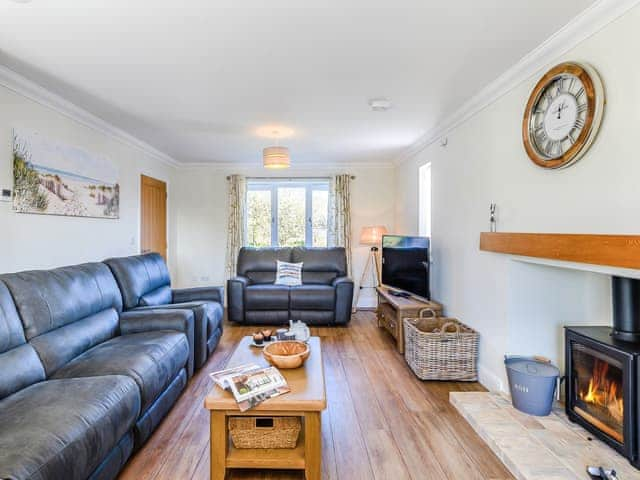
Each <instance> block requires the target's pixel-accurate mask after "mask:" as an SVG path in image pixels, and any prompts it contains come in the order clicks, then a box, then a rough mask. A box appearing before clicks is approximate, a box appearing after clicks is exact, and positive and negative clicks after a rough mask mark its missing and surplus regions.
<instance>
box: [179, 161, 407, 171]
mask: <svg viewBox="0 0 640 480" xmlns="http://www.w3.org/2000/svg"><path fill="white" fill-rule="evenodd" d="M393 167H395V164H394V163H393V162H392V161H389V162H344V163H340V162H334V163H322V164H319V165H310V164H308V163H307V164H305V163H302V164H294V165H292V166H291V167H290V168H289V169H287V170H283V172H286V171H292V170H293V171H298V170H317V169H323V170H327V169H334V170H340V169H350V168H393ZM255 168H264V167H263V165H262V162H251V163H235V162H187V163H181V164H180V169H181V170H198V169H213V170H228V169H235V170H238V171H242V170H247V169H255Z"/></svg>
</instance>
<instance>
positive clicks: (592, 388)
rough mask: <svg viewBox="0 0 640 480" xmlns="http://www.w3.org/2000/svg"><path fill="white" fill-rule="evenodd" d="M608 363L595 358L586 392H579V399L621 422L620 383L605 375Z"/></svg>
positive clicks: (621, 400)
mask: <svg viewBox="0 0 640 480" xmlns="http://www.w3.org/2000/svg"><path fill="white" fill-rule="evenodd" d="M608 371H609V364H608V363H607V362H603V361H601V360H596V361H595V364H594V366H593V375H592V377H591V379H590V380H589V387H588V388H587V391H586V392H580V394H579V396H580V399H581V400H582V401H583V402H585V403H590V404H592V405H595V406H597V407H600V408H602V409H605V410H607V411H608V412H609V415H611V417H612V418H613V419H614V420H615V421H616V422H619V423H622V420H623V418H624V417H623V413H624V402H623V399H622V392H621V391H619V390H620V388H619V387H620V385H619V384H618V383H617V382H615V381H614V380H612V379H610V378H608V377H607V372H608Z"/></svg>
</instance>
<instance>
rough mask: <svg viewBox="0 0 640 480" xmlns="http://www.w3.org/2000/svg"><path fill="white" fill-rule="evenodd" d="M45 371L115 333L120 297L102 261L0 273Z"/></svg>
mask: <svg viewBox="0 0 640 480" xmlns="http://www.w3.org/2000/svg"><path fill="white" fill-rule="evenodd" d="M0 280H1V281H3V282H4V283H5V284H6V285H7V287H8V289H9V291H10V292H11V296H12V297H13V299H14V301H15V305H16V309H17V312H18V314H19V317H20V320H21V322H22V326H23V327H24V334H25V338H26V339H27V341H28V342H29V343H30V344H31V345H32V346H33V348H34V349H35V350H36V352H37V353H38V356H39V357H40V360H41V361H42V363H43V365H44V368H45V371H46V374H47V376H50V375H52V374H53V373H54V372H55V371H56V370H57V369H58V368H60V367H61V366H62V365H64V364H65V363H66V362H68V361H69V360H71V359H72V358H74V357H76V356H78V355H80V354H82V353H83V352H85V351H86V350H88V349H89V348H91V347H93V346H94V345H97V344H98V343H101V342H104V341H105V340H108V339H110V338H112V337H114V336H115V335H116V334H117V330H118V313H119V311H121V310H122V297H121V296H120V290H119V289H118V285H117V284H116V281H115V279H114V278H113V275H112V274H111V272H110V271H109V269H108V268H107V267H106V266H105V265H104V264H102V263H86V264H82V265H75V266H70V267H62V268H56V269H53V270H38V271H30V272H20V273H11V274H5V275H1V276H0Z"/></svg>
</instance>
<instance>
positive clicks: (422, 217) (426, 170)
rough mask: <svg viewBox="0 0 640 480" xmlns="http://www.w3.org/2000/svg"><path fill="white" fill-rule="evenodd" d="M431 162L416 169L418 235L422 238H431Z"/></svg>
mask: <svg viewBox="0 0 640 480" xmlns="http://www.w3.org/2000/svg"><path fill="white" fill-rule="evenodd" d="M431 176H432V171H431V162H429V163H425V164H424V165H421V166H420V168H419V169H418V197H419V198H418V233H419V235H420V236H422V237H431V219H432V211H433V210H432V204H431V198H432V195H431V189H432V185H433V181H432V179H431Z"/></svg>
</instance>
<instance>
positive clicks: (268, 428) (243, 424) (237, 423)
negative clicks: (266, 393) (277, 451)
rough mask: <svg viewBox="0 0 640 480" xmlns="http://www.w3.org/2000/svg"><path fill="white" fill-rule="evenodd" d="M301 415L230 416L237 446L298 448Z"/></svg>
mask: <svg viewBox="0 0 640 480" xmlns="http://www.w3.org/2000/svg"><path fill="white" fill-rule="evenodd" d="M300 428H301V422H300V417H229V433H230V434H231V441H232V442H233V446H234V447H236V448H296V444H297V443H298V435H300Z"/></svg>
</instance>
